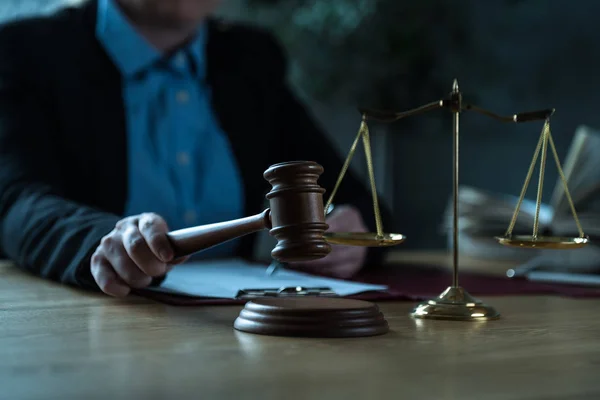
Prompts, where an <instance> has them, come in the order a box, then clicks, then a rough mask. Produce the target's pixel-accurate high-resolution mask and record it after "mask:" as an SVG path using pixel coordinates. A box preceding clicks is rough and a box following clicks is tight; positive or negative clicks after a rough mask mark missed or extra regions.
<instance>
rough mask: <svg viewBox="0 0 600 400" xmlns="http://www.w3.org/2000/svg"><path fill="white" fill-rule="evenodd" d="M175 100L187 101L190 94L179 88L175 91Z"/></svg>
mask: <svg viewBox="0 0 600 400" xmlns="http://www.w3.org/2000/svg"><path fill="white" fill-rule="evenodd" d="M176 97H177V101H178V102H179V103H182V104H183V103H187V102H188V101H189V100H190V95H189V93H188V92H187V91H185V90H180V91H179V92H177V95H176Z"/></svg>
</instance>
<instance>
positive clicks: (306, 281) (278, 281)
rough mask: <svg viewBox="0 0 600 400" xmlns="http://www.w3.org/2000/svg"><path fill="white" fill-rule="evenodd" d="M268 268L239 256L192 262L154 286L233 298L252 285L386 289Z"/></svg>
mask: <svg viewBox="0 0 600 400" xmlns="http://www.w3.org/2000/svg"><path fill="white" fill-rule="evenodd" d="M266 271H267V266H266V265H264V264H255V263H248V262H246V261H243V260H239V259H230V260H217V261H212V260H211V261H201V262H190V263H186V264H182V265H179V266H176V267H175V268H173V270H172V271H171V272H169V274H168V275H167V277H166V279H165V280H164V281H163V282H162V283H161V285H160V286H159V287H157V288H152V290H154V291H161V292H167V293H175V294H182V295H187V296H194V297H216V298H227V299H234V298H236V297H237V296H238V293H239V292H240V291H241V290H250V289H275V290H278V289H281V288H289V287H298V286H301V287H305V288H316V287H320V288H323V287H326V288H329V289H330V290H331V291H333V292H335V294H337V295H338V296H349V295H353V294H358V293H362V292H369V291H381V290H386V289H387V286H383V285H371V284H363V283H356V282H347V281H344V280H339V279H330V278H322V277H317V276H313V275H310V274H305V273H301V272H296V271H290V270H286V269H278V270H277V271H276V272H275V273H274V274H273V275H268V274H267V273H266Z"/></svg>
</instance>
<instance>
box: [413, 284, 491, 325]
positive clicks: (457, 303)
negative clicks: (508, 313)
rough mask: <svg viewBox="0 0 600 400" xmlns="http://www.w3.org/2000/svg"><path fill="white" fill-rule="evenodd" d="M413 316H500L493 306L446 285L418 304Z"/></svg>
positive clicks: (479, 318) (470, 318) (472, 318)
mask: <svg viewBox="0 0 600 400" xmlns="http://www.w3.org/2000/svg"><path fill="white" fill-rule="evenodd" d="M411 316H412V317H413V318H419V319H449V320H458V321H486V320H493V319H498V318H500V314H499V313H498V311H496V310H495V309H494V308H493V307H491V306H488V305H487V304H485V303H483V302H481V301H480V300H477V299H475V298H473V297H472V296H471V295H470V294H469V293H467V292H466V291H465V290H464V289H463V288H461V287H453V286H450V287H448V288H447V289H446V290H445V291H444V292H443V293H442V294H441V295H439V296H438V297H436V298H435V299H431V300H428V301H425V302H423V303H421V304H419V305H418V306H417V307H416V308H415V309H414V310H413V311H412V312H411Z"/></svg>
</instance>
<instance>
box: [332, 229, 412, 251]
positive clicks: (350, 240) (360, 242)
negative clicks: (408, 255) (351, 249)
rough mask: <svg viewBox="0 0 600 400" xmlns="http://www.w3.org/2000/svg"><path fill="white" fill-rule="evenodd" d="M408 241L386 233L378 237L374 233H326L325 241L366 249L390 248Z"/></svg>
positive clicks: (397, 234)
mask: <svg viewBox="0 0 600 400" xmlns="http://www.w3.org/2000/svg"><path fill="white" fill-rule="evenodd" d="M405 239H406V236H404V235H401V234H399V233H384V234H383V236H377V233H374V232H325V240H326V241H327V242H329V243H331V244H340V245H346V246H364V247H389V246H395V245H398V244H400V243H402V242H404V240H405Z"/></svg>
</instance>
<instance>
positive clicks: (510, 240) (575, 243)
mask: <svg viewBox="0 0 600 400" xmlns="http://www.w3.org/2000/svg"><path fill="white" fill-rule="evenodd" d="M325 240H327V239H325ZM496 240H498V243H500V244H503V245H505V246H511V247H530V248H536V249H555V250H559V249H567V250H569V249H579V248H581V247H585V246H586V245H587V244H588V243H589V239H588V238H587V237H574V238H571V237H555V236H533V235H515V236H499V237H496Z"/></svg>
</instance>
